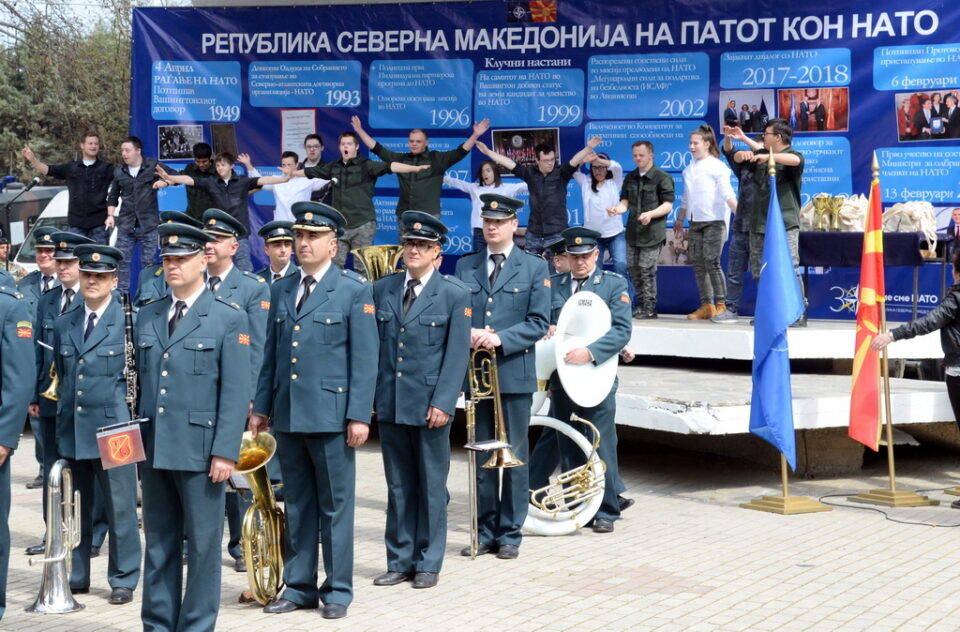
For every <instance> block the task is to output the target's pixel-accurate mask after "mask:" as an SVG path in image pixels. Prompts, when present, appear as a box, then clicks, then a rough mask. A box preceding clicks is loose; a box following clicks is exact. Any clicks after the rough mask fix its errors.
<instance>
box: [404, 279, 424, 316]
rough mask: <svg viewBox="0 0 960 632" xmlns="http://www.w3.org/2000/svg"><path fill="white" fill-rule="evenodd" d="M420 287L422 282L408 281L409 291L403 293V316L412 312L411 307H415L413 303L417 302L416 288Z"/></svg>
mask: <svg viewBox="0 0 960 632" xmlns="http://www.w3.org/2000/svg"><path fill="white" fill-rule="evenodd" d="M418 285H420V281H418V280H416V279H410V280H409V281H407V291H406V292H404V293H403V314H404V315H406V314H407V312H409V311H410V306H411V305H413V302H414V301H415V300H417V291H416V287H417V286H418Z"/></svg>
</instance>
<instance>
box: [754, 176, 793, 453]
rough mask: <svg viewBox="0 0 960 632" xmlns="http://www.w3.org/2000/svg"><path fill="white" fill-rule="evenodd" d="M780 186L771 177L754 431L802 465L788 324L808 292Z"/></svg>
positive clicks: (756, 350) (757, 330) (758, 321)
mask: <svg viewBox="0 0 960 632" xmlns="http://www.w3.org/2000/svg"><path fill="white" fill-rule="evenodd" d="M776 191H777V186H776V182H775V179H774V177H773V176H771V177H770V207H769V209H768V212H767V233H766V235H765V237H764V242H763V265H762V267H761V269H760V283H759V287H758V289H757V309H756V316H755V318H754V329H753V394H752V396H751V398H750V432H752V433H753V434H755V435H757V436H758V437H760V438H762V439H766V440H767V441H769V442H770V443H772V444H773V445H774V447H776V448H777V449H778V450H780V452H781V453H783V455H784V456H785V457H786V459H787V462H788V463H789V464H790V468H791V469H793V470H796V469H797V446H796V439H795V437H794V431H793V406H792V401H793V395H792V392H791V388H790V355H789V353H788V351H787V328H788V327H789V326H790V325H791V324H792V323H794V322H795V321H796V320H797V319H798V318H800V316H801V315H802V314H803V308H804V305H803V293H802V292H801V290H800V282H799V281H798V280H797V276H796V273H795V272H794V269H793V261H792V259H791V257H790V249H789V247H788V246H787V232H786V230H785V228H784V226H783V220H782V216H781V213H780V202H779V200H777V193H776Z"/></svg>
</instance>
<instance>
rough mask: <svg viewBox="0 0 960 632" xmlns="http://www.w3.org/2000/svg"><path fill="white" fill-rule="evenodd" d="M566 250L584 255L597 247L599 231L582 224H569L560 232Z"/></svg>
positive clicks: (572, 253) (573, 253)
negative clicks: (568, 226)
mask: <svg viewBox="0 0 960 632" xmlns="http://www.w3.org/2000/svg"><path fill="white" fill-rule="evenodd" d="M560 234H561V235H563V241H564V243H565V244H566V248H567V252H568V253H569V254H571V255H584V254H587V253H588V252H593V251H594V250H596V249H597V240H598V239H600V233H598V232H597V231H595V230H590V229H589V228H584V227H583V226H571V227H570V228H567V229H566V230H564V231H563V232H562V233H560Z"/></svg>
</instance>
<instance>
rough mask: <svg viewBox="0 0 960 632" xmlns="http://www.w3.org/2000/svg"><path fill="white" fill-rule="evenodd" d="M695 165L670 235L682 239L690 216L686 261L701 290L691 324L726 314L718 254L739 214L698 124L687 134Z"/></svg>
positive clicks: (714, 150) (724, 169) (712, 138)
mask: <svg viewBox="0 0 960 632" xmlns="http://www.w3.org/2000/svg"><path fill="white" fill-rule="evenodd" d="M689 146H690V153H691V154H692V155H693V162H691V163H690V164H689V165H687V168H686V169H684V170H683V199H682V200H681V202H680V212H679V213H678V214H677V219H676V220H675V221H674V223H673V230H674V233H675V234H676V235H678V236H681V235H683V218H684V217H685V216H687V214H689V217H690V230H689V231H688V232H687V242H688V243H689V248H690V250H689V257H690V263H691V264H692V265H693V271H694V274H695V276H696V279H697V290H698V291H699V292H700V307H699V308H698V309H697V310H696V311H695V312H693V313H692V314H688V315H687V318H689V319H691V320H708V319H710V318H713V317H714V316H716V315H717V314H720V313H722V312H724V311H725V310H726V303H725V299H726V288H727V284H726V281H725V280H724V278H723V270H722V269H721V268H720V253H721V252H722V250H723V242H724V241H725V240H726V236H727V222H728V220H729V218H730V211H736V210H737V195H736V194H735V193H734V192H733V185H731V184H730V178H732V177H733V172H731V171H730V167H728V166H727V165H726V164H725V163H724V162H722V161H721V160H720V149H719V148H718V147H717V137H716V135H715V134H714V133H713V128H711V127H709V126H708V125H701V126H700V127H698V128H697V129H696V130H695V131H694V132H693V133H692V134H690V145H689Z"/></svg>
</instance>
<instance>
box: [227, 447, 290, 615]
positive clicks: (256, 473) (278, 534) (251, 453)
mask: <svg viewBox="0 0 960 632" xmlns="http://www.w3.org/2000/svg"><path fill="white" fill-rule="evenodd" d="M276 451H277V441H276V439H274V438H273V436H272V435H270V434H269V433H266V432H261V433H259V434H257V437H256V438H253V435H252V434H251V433H250V432H244V433H243V439H242V440H241V442H240V460H239V461H237V468H236V472H237V474H243V477H244V478H245V479H246V480H247V483H248V484H249V485H250V492H251V494H253V504H252V505H250V507H249V508H248V509H247V512H246V513H245V514H244V516H243V530H242V531H241V534H242V536H243V561H244V562H246V564H247V580H248V582H249V583H250V593H251V594H252V595H253V598H254V599H256V600H257V601H258V602H259V603H261V604H264V605H266V604H268V603H270V602H272V601H275V600H276V599H277V595H279V594H280V589H281V588H282V587H283V510H282V509H280V507H279V506H277V500H276V498H275V497H274V495H273V486H272V485H271V484H270V478H269V477H268V476H267V468H266V467H265V466H266V464H267V462H268V461H269V460H270V459H272V458H273V455H274V454H275V453H276Z"/></svg>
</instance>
